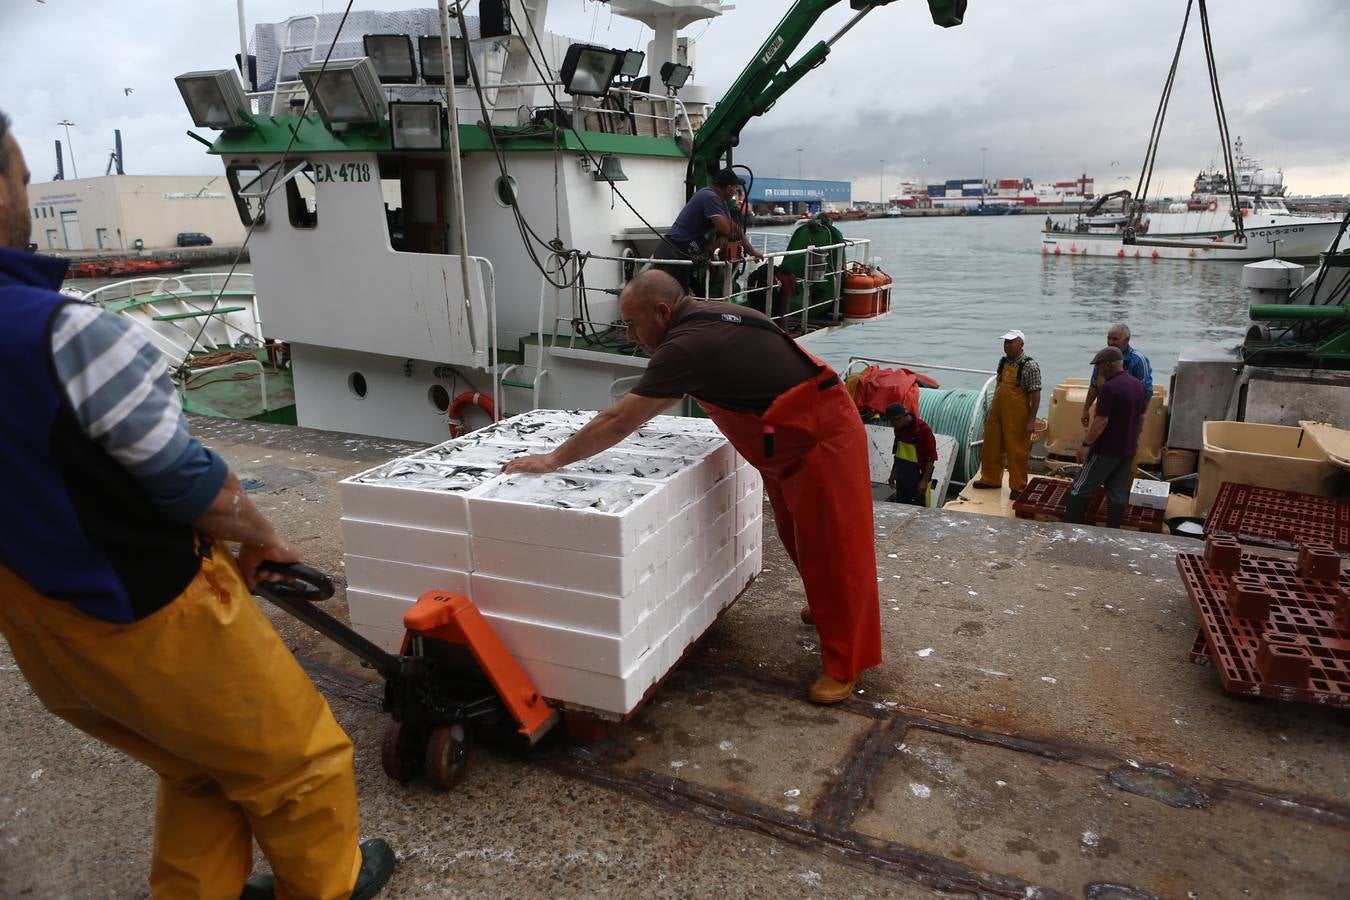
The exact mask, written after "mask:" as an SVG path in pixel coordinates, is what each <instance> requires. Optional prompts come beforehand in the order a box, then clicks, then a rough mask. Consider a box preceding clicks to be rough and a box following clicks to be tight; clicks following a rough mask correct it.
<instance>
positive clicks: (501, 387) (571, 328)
mask: <svg viewBox="0 0 1350 900" xmlns="http://www.w3.org/2000/svg"><path fill="white" fill-rule="evenodd" d="M828 5H829V4H826V5H825V6H828ZM931 5H932V6H933V7H934V9H935V12H934V18H935V20H936V19H937V18H939V12H937V10H940V9H942V8H945V7H948V6H951V4H950V3H944V2H943V0H933V2H932V4H931ZM547 7H548V3H547V0H531V2H526V3H524V4H511V5H510V6H509V7H507V6H505V5H503V4H489V5H488V6H487V8H486V12H485V14H484V15H482V16H479V17H474V16H464V17H463V18H454V17H449V18H448V19H447V21H446V22H445V23H444V28H443V27H442V25H443V23H442V21H441V17H439V16H438V15H437V10H436V9H435V8H432V9H427V10H411V11H407V12H401V13H381V12H359V13H352V14H351V16H350V17H349V18H347V19H346V20H345V24H342V23H343V17H342V15H341V14H338V13H329V14H320V15H307V16H296V17H293V18H290V19H287V20H286V21H284V22H281V23H275V24H268V25H261V26H258V27H257V28H256V30H255V31H254V40H253V45H252V48H251V49H250V48H241V51H242V52H241V58H243V59H246V60H248V61H249V64H248V66H247V67H246V68H245V72H246V73H247V74H246V76H245V80H246V81H247V86H246V87H245V86H243V85H241V84H240V78H239V74H238V73H237V72H236V71H235V70H233V69H221V70H212V71H206V72H193V73H187V74H185V75H182V76H180V77H179V78H178V83H179V86H180V90H181V91H182V93H183V96H184V98H185V100H186V102H187V104H188V106H189V110H190V111H191V113H192V115H193V118H194V122H196V123H197V125H198V126H199V127H213V128H215V129H217V130H219V131H220V134H219V135H218V136H217V137H215V138H214V139H213V140H211V139H206V138H202V140H203V141H204V143H206V144H207V145H208V147H209V150H208V152H209V153H210V154H212V155H214V156H216V157H218V158H219V160H220V162H221V164H222V166H223V168H224V171H225V175H226V180H227V182H228V184H229V187H230V191H231V194H232V195H233V197H234V198H235V201H236V205H237V207H238V210H239V215H240V217H241V220H242V221H243V223H244V224H245V226H246V227H247V228H248V238H247V246H248V250H249V253H250V255H251V260H252V269H253V272H254V274H255V275H256V278H257V281H258V284H259V285H260V287H261V290H260V294H261V296H262V299H261V301H260V304H259V305H260V313H261V320H262V321H263V322H265V323H266V326H267V336H268V337H271V338H276V339H278V340H284V341H285V342H287V343H288V345H289V347H290V358H291V360H292V363H293V368H294V374H295V405H296V413H297V419H298V422H299V424H301V425H304V426H309V427H314V428H321V429H329V430H342V431H355V432H361V433H366V434H372V435H382V436H388V437H398V438H405V439H411V440H422V441H432V442H434V441H438V440H443V439H444V438H445V436H446V434H447V429H451V428H453V429H455V430H456V431H458V430H461V429H465V428H474V427H480V426H482V425H486V424H488V423H489V422H490V421H491V420H492V419H493V418H496V417H500V416H502V415H503V414H510V413H515V412H520V411H522V410H528V409H535V408H578V407H585V408H592V409H597V408H602V407H604V406H607V405H608V404H609V403H610V402H612V401H613V400H614V399H616V398H617V397H619V396H621V395H622V393H623V392H624V391H625V390H626V389H627V388H628V387H629V386H630V385H631V384H632V383H633V382H634V381H635V380H636V378H637V376H638V375H639V374H640V372H641V371H642V369H643V367H644V366H645V365H646V358H645V356H644V355H643V354H642V352H641V350H640V349H639V348H638V347H637V346H636V345H635V344H634V343H633V342H632V341H630V340H628V339H627V336H626V334H625V328H624V326H623V324H622V322H621V321H620V317H619V310H618V294H619V290H620V289H621V288H622V286H623V285H624V283H625V282H626V281H627V279H629V278H631V277H632V276H633V274H634V273H635V272H637V271H638V270H640V269H641V268H642V267H643V266H644V265H646V264H647V263H648V262H649V260H650V258H651V257H652V254H653V251H655V250H656V248H657V246H658V244H659V242H660V241H661V240H662V235H663V234H664V231H665V229H666V228H667V226H668V225H669V224H670V223H671V222H673V221H674V219H675V216H676V214H677V213H678V212H679V211H680V209H681V207H682V205H683V203H684V202H685V200H686V198H687V197H688V196H689V195H690V194H691V193H692V192H693V191H694V190H696V189H697V188H699V187H702V186H704V185H706V184H708V183H709V181H710V178H711V175H712V173H713V172H715V171H716V170H717V169H719V168H722V167H725V166H729V165H735V163H734V160H733V158H732V148H733V147H734V146H735V144H736V143H737V140H738V135H739V132H740V129H741V128H742V127H743V126H744V125H745V124H746V123H747V122H749V121H750V120H751V119H752V118H753V117H754V116H756V115H758V114H760V112H761V111H763V110H766V109H768V107H769V106H770V105H771V103H772V101H773V99H775V98H776V97H777V96H779V95H780V94H781V93H783V92H784V91H786V90H787V89H788V88H789V87H790V85H791V84H792V83H794V82H795V81H796V80H797V79H798V78H800V77H801V76H803V75H805V74H806V72H807V71H809V68H811V67H813V66H814V65H817V64H819V62H820V58H821V57H823V55H824V54H826V53H828V45H826V44H821V45H817V47H816V48H814V49H813V50H812V51H811V56H810V57H809V58H807V59H803V60H802V61H800V62H798V63H793V64H791V65H789V60H788V57H789V56H790V54H792V53H793V52H794V51H795V50H796V48H797V46H798V44H799V43H800V42H801V40H803V39H804V36H805V32H806V30H807V29H808V28H809V26H810V24H811V23H813V22H814V21H815V20H816V19H817V18H818V17H819V16H820V15H821V14H822V13H823V12H824V11H825V9H824V7H823V6H821V5H819V4H802V3H799V4H796V5H795V6H794V7H793V8H792V9H790V10H789V12H788V13H787V15H786V17H785V18H784V20H783V21H782V22H781V23H779V25H778V26H777V27H776V28H775V29H774V30H773V31H772V32H771V33H770V35H769V37H768V38H767V39H766V40H765V42H764V44H763V46H762V47H761V48H760V50H759V52H758V53H756V54H755V55H754V56H753V57H752V58H751V61H750V63H749V64H748V65H747V67H746V69H745V71H744V72H743V73H742V75H741V76H740V78H739V79H738V80H737V81H736V82H735V84H734V85H733V86H732V87H731V88H730V90H729V91H728V92H727V94H726V95H725V96H724V97H722V99H721V100H720V101H719V102H718V103H717V104H716V105H715V106H714V105H713V104H712V103H711V102H710V100H711V97H710V95H709V93H708V91H707V90H706V89H705V88H702V87H700V86H699V85H697V84H696V83H694V82H693V81H691V80H690V71H691V68H692V63H693V60H694V55H695V46H694V41H692V40H691V39H686V38H684V37H677V33H678V31H679V29H680V28H682V27H684V26H686V25H688V24H690V23H694V22H698V21H705V20H707V19H711V18H714V17H716V16H718V15H720V14H721V11H722V6H721V3H720V2H718V0H674V2H662V3H655V4H654V3H651V2H647V0H613V2H611V3H610V9H611V10H612V11H613V13H614V14H615V15H618V16H624V17H627V18H630V19H634V20H637V21H641V22H643V23H644V24H646V25H647V26H648V27H650V28H652V29H653V30H654V31H655V34H656V38H655V40H654V42H653V43H652V44H651V45H650V47H649V50H648V52H647V53H646V54H644V52H643V51H642V50H639V49H614V48H608V47H601V46H598V45H594V44H588V43H584V42H581V41H577V40H573V39H571V38H568V37H566V36H564V35H559V34H554V33H552V32H549V31H547V30H545V27H544V24H545V18H546V14H547ZM875 8H876V7H873V6H872V5H870V4H869V5H868V6H867V8H865V9H862V10H859V11H857V12H856V13H855V14H854V22H856V21H857V20H858V19H859V18H861V17H862V16H865V15H867V14H869V13H871V12H873V11H874V10H875ZM956 21H959V20H956ZM852 24H853V22H851V23H849V26H847V27H846V28H845V29H844V30H845V31H847V30H848V27H852ZM241 32H242V29H241ZM644 56H645V58H644ZM808 63H809V64H810V65H808ZM794 65H795V66H796V67H797V68H792V66H794ZM785 66H787V67H788V68H789V70H790V71H791V72H792V73H793V77H792V78H788V79H784V78H782V77H781V76H782V70H783V69H784V67H785ZM737 169H738V170H739V171H741V172H742V174H743V176H744V177H745V179H746V181H752V180H753V172H751V171H750V170H749V169H748V168H747V167H745V166H742V165H738V166H737ZM746 208H748V207H746ZM751 237H752V240H753V241H755V243H756V244H757V246H758V247H760V249H762V250H764V251H766V252H767V253H768V259H767V260H766V261H765V263H763V264H762V265H761V264H758V263H754V264H749V265H748V264H747V262H746V261H745V260H739V259H730V258H721V257H719V256H717V255H716V254H714V256H713V257H712V258H709V259H707V260H705V261H702V262H700V264H699V265H698V268H697V270H696V274H695V277H694V292H695V295H696V296H700V297H714V298H726V299H730V300H732V301H733V302H737V303H746V304H755V305H756V306H757V307H758V308H761V309H766V310H767V311H769V312H770V313H771V314H772V315H774V317H775V318H776V320H777V321H779V322H780V323H781V324H783V325H784V327H786V328H788V329H790V330H791V331H793V332H795V333H797V334H800V335H804V336H805V335H810V334H812V333H815V332H818V331H820V330H832V329H836V328H841V327H846V326H847V325H849V324H850V323H851V322H854V321H858V319H859V317H858V316H857V315H853V316H848V317H846V316H845V310H844V303H843V300H844V297H843V282H844V279H845V277H846V275H847V274H848V273H850V272H853V271H855V270H868V269H870V268H873V267H874V266H873V263H874V261H873V260H872V258H871V256H870V244H869V242H868V241H865V240H847V239H845V238H844V237H843V235H842V234H841V233H840V232H839V231H838V230H837V229H836V228H834V227H833V226H832V225H831V224H830V222H829V221H828V220H827V218H825V217H815V218H812V219H809V220H806V221H804V222H802V223H801V224H800V225H799V226H798V227H797V229H796V230H795V231H794V232H793V233H792V234H791V235H790V236H789V237H787V238H785V239H784V238H782V237H781V236H780V237H776V238H775V237H770V236H767V235H754V234H752V236H751ZM775 242H776V243H775ZM784 270H786V272H789V273H791V275H792V278H791V279H785V278H779V277H778V273H779V272H781V271H784ZM794 282H795V285H796V290H795V292H794V291H792V289H791V285H792V284H793V283H794ZM764 285H775V289H774V290H773V291H772V292H770V291H769V290H767V289H766V288H765V287H764ZM784 285H786V286H784ZM771 294H772V296H771ZM864 305H866V304H864ZM872 309H873V312H871V313H870V315H878V314H881V313H882V312H884V309H883V308H881V306H880V305H877V306H874V307H872ZM681 411H683V412H693V411H694V410H693V408H692V404H689V401H685V405H684V406H683V408H682V410H681Z"/></svg>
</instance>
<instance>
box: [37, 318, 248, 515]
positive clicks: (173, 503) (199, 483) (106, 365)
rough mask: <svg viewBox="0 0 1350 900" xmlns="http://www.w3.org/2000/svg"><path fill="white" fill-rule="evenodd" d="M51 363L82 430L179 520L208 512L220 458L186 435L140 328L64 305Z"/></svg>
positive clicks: (219, 479) (165, 375)
mask: <svg viewBox="0 0 1350 900" xmlns="http://www.w3.org/2000/svg"><path fill="white" fill-rule="evenodd" d="M51 354H52V364H53V368H54V370H55V372H56V376H57V379H58V380H59V382H60V384H61V387H62V389H63V391H64V394H65V397H66V400H67V401H68V402H69V404H70V408H71V410H72V411H73V412H74V414H75V418H76V420H77V421H78V422H79V423H80V425H81V427H82V428H83V430H84V432H85V434H87V435H88V436H89V438H90V439H91V440H92V441H94V443H96V444H98V445H99V446H100V447H102V448H103V449H104V450H105V451H106V452H107V453H108V454H109V455H110V456H111V457H112V458H113V459H115V460H116V461H117V462H118V463H119V464H121V466H122V467H123V468H125V469H126V470H127V471H128V472H129V473H130V474H131V475H132V477H133V478H135V479H136V481H137V482H138V483H139V484H140V485H141V487H142V488H143V489H144V490H145V492H146V495H147V497H148V498H149V500H150V502H151V504H152V505H153V506H154V507H155V508H156V509H158V510H160V511H161V512H162V513H163V514H164V515H165V516H167V517H168V518H170V519H172V520H173V521H176V522H182V523H190V522H193V521H195V520H196V519H197V518H198V517H200V516H201V515H202V513H204V512H206V509H207V507H209V506H210V505H211V501H212V500H214V499H215V496H216V494H217V493H219V491H220V487H221V485H222V484H224V482H225V476H226V474H227V467H226V465H225V462H224V460H222V459H221V458H220V457H219V456H217V455H216V454H215V453H213V452H212V451H210V450H208V449H207V448H206V447H203V446H202V444H201V442H199V441H198V440H197V439H196V438H194V437H192V435H190V434H188V430H187V421H186V419H185V417H184V416H183V408H182V406H181V404H180V403H179V402H178V396H177V394H176V392H175V391H174V387H173V382H172V380H171V379H170V378H169V369H168V365H167V363H166V360H165V358H164V355H163V354H162V353H161V352H160V351H159V350H158V349H157V348H156V347H155V346H154V344H152V343H151V342H150V335H149V333H148V332H146V331H145V330H143V329H140V328H137V327H136V326H135V325H134V324H133V323H130V322H128V321H126V320H125V319H122V318H121V317H119V316H115V315H112V314H110V313H107V312H104V311H103V310H101V309H98V308H97V307H93V306H85V305H83V304H76V303H72V304H68V305H66V306H63V307H61V309H60V310H58V312H57V313H56V316H55V318H54V319H53V322H52V330H51Z"/></svg>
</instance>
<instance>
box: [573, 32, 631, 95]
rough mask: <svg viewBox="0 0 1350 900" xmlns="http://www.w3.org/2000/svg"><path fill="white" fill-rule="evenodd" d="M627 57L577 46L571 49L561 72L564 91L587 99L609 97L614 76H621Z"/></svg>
mask: <svg viewBox="0 0 1350 900" xmlns="http://www.w3.org/2000/svg"><path fill="white" fill-rule="evenodd" d="M625 55H626V51H624V50H611V49H609V48H608V47H596V46H594V45H591V44H573V45H572V46H570V47H568V48H567V55H566V56H565V57H563V64H562V68H561V69H560V70H559V71H558V77H559V78H561V79H562V83H563V90H564V91H566V92H567V93H569V94H572V95H580V96H583V97H604V96H605V95H607V94H608V93H609V86H610V85H611V84H612V83H613V82H614V76H615V75H617V74H619V67H620V66H622V65H623V63H624V57H625Z"/></svg>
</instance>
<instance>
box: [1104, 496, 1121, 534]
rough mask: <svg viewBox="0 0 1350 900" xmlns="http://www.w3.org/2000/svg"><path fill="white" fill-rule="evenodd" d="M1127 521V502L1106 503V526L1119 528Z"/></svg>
mask: <svg viewBox="0 0 1350 900" xmlns="http://www.w3.org/2000/svg"><path fill="white" fill-rule="evenodd" d="M1124 521H1125V504H1124V503H1111V502H1110V501H1108V502H1107V504H1106V527H1107V528H1119V527H1120V523H1121V522H1124Z"/></svg>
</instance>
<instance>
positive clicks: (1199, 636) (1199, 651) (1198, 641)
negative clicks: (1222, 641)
mask: <svg viewBox="0 0 1350 900" xmlns="http://www.w3.org/2000/svg"><path fill="white" fill-rule="evenodd" d="M1186 658H1187V659H1189V660H1190V661H1191V662H1193V663H1195V664H1196V665H1197V666H1210V665H1213V663H1212V662H1210V659H1209V648H1208V647H1206V646H1205V629H1203V628H1201V629H1200V630H1199V631H1197V632H1196V633H1195V640H1193V641H1191V652H1190V653H1187V654H1186Z"/></svg>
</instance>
